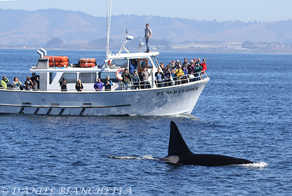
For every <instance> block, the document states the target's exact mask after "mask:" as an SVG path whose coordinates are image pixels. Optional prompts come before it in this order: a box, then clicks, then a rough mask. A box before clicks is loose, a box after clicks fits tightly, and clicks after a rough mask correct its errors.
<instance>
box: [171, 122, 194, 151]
mask: <svg viewBox="0 0 292 196" xmlns="http://www.w3.org/2000/svg"><path fill="white" fill-rule="evenodd" d="M184 153H191V151H190V150H189V148H188V146H187V145H186V143H185V141H184V139H183V138H182V136H181V134H180V132H179V130H178V128H177V126H176V124H175V123H174V122H173V121H171V122H170V138H169V145H168V156H172V155H180V154H184Z"/></svg>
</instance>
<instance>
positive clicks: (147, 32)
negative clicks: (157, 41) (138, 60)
mask: <svg viewBox="0 0 292 196" xmlns="http://www.w3.org/2000/svg"><path fill="white" fill-rule="evenodd" d="M151 35H152V30H151V29H150V28H149V24H148V23H147V24H146V29H145V42H146V48H147V50H146V52H150V46H149V41H150V37H151Z"/></svg>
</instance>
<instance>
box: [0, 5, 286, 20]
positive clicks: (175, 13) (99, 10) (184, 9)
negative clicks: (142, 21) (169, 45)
mask: <svg viewBox="0 0 292 196" xmlns="http://www.w3.org/2000/svg"><path fill="white" fill-rule="evenodd" d="M0 8H2V9H14V10H18V9H22V10H29V11H32V10H38V9H49V8H57V9H64V10H71V11H81V12H84V13H87V14H90V15H92V16H100V17H105V16H106V10H107V0H0ZM121 14H125V15H130V14H134V15H139V16H141V15H154V16H161V17H174V18H188V19H196V20H208V21H213V20H217V21H236V20H240V21H243V22H249V21H251V22H253V21H258V22H272V21H279V20H289V19H292V0H277V1H276V0H200V1H199V0H112V15H121Z"/></svg>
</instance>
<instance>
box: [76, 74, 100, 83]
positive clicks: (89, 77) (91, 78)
mask: <svg viewBox="0 0 292 196" xmlns="http://www.w3.org/2000/svg"><path fill="white" fill-rule="evenodd" d="M79 79H80V80H81V82H82V83H95V82H96V73H79Z"/></svg>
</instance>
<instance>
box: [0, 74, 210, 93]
mask: <svg viewBox="0 0 292 196" xmlns="http://www.w3.org/2000/svg"><path fill="white" fill-rule="evenodd" d="M206 78H208V76H207V74H206V73H201V74H200V73H195V74H188V75H182V76H179V77H177V76H176V77H172V76H170V78H165V79H163V80H162V81H160V82H159V81H157V80H154V81H153V82H151V81H139V82H131V83H130V84H124V83H123V82H122V81H120V82H118V83H114V85H113V86H112V88H111V91H117V90H138V89H149V88H163V87H169V86H175V85H181V84H186V83H191V82H198V81H201V80H204V79H206ZM22 88H23V91H38V90H35V89H31V90H25V86H22ZM0 89H1V90H2V89H3V90H17V89H16V88H13V87H12V86H8V87H7V89H4V88H3V87H0ZM20 91H22V90H20ZM47 91H50V92H59V91H61V89H60V88H59V89H48V90H47ZM102 91H107V89H105V87H103V89H102ZM62 92H76V90H75V89H67V91H62ZM81 92H95V89H93V88H92V89H83V90H82V91H81ZM97 92H98V91H97Z"/></svg>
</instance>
